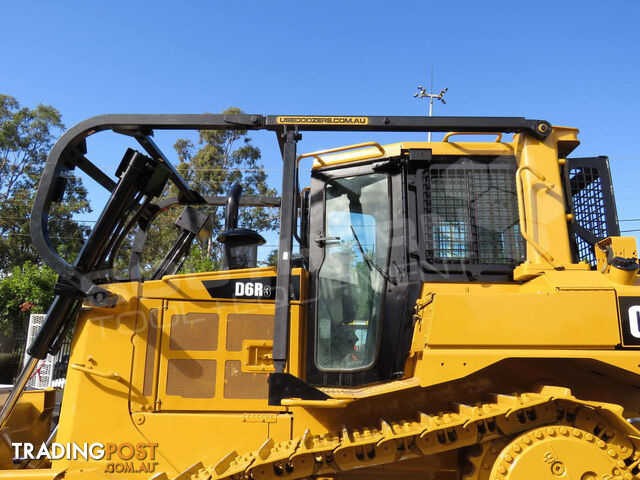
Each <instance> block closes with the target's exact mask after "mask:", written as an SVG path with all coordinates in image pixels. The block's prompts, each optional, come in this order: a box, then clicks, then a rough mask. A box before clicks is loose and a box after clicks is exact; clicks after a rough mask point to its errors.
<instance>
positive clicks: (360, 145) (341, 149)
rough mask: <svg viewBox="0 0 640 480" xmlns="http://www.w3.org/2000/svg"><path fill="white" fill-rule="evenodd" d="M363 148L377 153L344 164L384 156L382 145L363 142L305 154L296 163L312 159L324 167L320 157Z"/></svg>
mask: <svg viewBox="0 0 640 480" xmlns="http://www.w3.org/2000/svg"><path fill="white" fill-rule="evenodd" d="M365 147H375V148H377V149H378V151H377V152H376V153H374V154H373V155H371V154H369V155H364V156H362V157H356V158H349V159H348V160H344V161H345V162H346V161H349V162H353V161H356V160H369V159H371V158H379V157H383V156H384V155H385V150H384V147H383V146H382V145H380V144H379V143H378V142H364V143H356V144H355V145H347V146H345V147H336V148H329V149H327V150H319V151H317V152H311V153H305V154H303V155H298V163H300V160H302V159H304V158H309V157H313V158H315V159H316V160H317V161H318V162H320V164H321V165H326V163H325V161H324V160H323V159H322V155H328V154H330V153H338V152H346V151H349V150H354V149H356V148H365ZM336 163H342V162H336Z"/></svg>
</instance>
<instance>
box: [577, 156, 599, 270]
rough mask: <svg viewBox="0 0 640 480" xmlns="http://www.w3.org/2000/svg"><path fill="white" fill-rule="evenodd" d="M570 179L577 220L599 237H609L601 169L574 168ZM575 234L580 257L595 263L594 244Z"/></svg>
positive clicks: (581, 259)
mask: <svg viewBox="0 0 640 480" xmlns="http://www.w3.org/2000/svg"><path fill="white" fill-rule="evenodd" d="M569 179H570V182H569V184H570V185H571V200H572V203H573V213H574V217H575V221H576V222H577V223H578V224H580V225H581V226H582V227H584V228H585V229H587V230H589V231H590V232H591V233H592V234H593V235H595V236H596V237H597V238H606V237H608V236H609V232H608V229H607V220H606V212H605V203H604V190H603V188H602V180H601V178H600V172H599V170H598V169H597V168H592V167H584V168H572V169H570V170H569ZM573 235H574V239H575V242H576V246H577V250H578V259H579V260H580V261H587V262H589V263H590V264H591V265H595V264H596V257H595V254H594V252H593V246H592V245H591V244H590V243H589V242H587V241H586V240H585V239H583V238H582V237H581V236H580V235H578V234H577V233H574V234H573Z"/></svg>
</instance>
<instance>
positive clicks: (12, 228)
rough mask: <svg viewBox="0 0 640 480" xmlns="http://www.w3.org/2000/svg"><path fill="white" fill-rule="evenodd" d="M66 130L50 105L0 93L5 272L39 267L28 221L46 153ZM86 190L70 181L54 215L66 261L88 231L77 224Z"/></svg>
mask: <svg viewBox="0 0 640 480" xmlns="http://www.w3.org/2000/svg"><path fill="white" fill-rule="evenodd" d="M63 128H64V125H63V124H62V121H61V118H60V113H59V112H58V111H57V110H56V109H55V108H53V107H51V106H48V105H38V106H37V107H35V108H33V109H29V108H27V107H22V106H21V105H20V103H19V102H18V101H17V100H16V99H15V98H14V97H12V96H9V95H2V94H0V201H1V202H2V213H1V214H0V273H3V272H4V273H6V272H8V271H10V270H11V269H12V268H13V267H14V266H16V265H22V264H23V263H24V262H27V261H30V262H33V263H37V262H38V256H37V254H36V252H35V250H34V249H33V247H32V245H31V237H30V231H29V217H30V213H31V206H32V204H33V199H34V195H35V191H36V189H37V185H38V181H39V178H40V174H41V172H42V168H43V166H44V162H45V160H46V157H47V154H48V153H49V151H50V150H51V147H52V146H53V142H54V140H55V138H56V137H57V135H58V133H59V132H60V131H61V130H62V129H63ZM89 211H90V207H89V202H88V200H87V191H86V189H85V188H84V187H83V185H82V182H81V180H80V179H78V178H76V177H71V178H69V179H68V183H67V190H66V193H65V198H64V200H63V202H61V203H59V204H56V205H55V206H54V207H53V208H52V211H51V214H50V218H52V220H51V222H50V226H49V230H50V234H51V240H52V242H53V243H54V245H55V247H56V248H57V249H58V251H59V252H60V253H61V254H62V256H63V257H65V258H67V259H70V258H72V257H73V256H74V255H75V254H76V253H77V252H78V251H79V249H80V247H81V246H82V243H83V240H82V238H83V236H84V235H85V234H86V230H87V229H86V228H85V227H83V226H81V225H80V224H79V223H78V222H76V221H74V220H73V216H74V215H75V214H78V213H84V212H89Z"/></svg>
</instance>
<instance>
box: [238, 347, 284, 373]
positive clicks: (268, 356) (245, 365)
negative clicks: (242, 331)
mask: <svg viewBox="0 0 640 480" xmlns="http://www.w3.org/2000/svg"><path fill="white" fill-rule="evenodd" d="M242 371H243V372H251V373H265V372H275V371H276V369H275V368H274V366H273V340H243V341H242Z"/></svg>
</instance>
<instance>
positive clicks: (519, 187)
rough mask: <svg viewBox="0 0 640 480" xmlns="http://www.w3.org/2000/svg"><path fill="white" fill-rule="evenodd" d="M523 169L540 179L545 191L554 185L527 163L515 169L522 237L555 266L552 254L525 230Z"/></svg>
mask: <svg viewBox="0 0 640 480" xmlns="http://www.w3.org/2000/svg"><path fill="white" fill-rule="evenodd" d="M525 171H528V172H530V173H531V174H533V175H534V176H535V177H537V178H538V180H540V182H541V183H542V184H543V185H544V190H545V191H546V192H548V191H549V190H551V189H552V188H554V186H555V185H553V184H552V183H549V182H547V181H546V179H545V177H544V175H542V174H541V173H540V172H538V171H537V170H536V169H534V168H533V167H530V166H528V165H523V166H522V167H520V168H518V170H517V171H516V194H517V195H518V216H519V218H520V233H521V234H522V236H523V237H524V239H525V240H526V241H527V243H529V245H531V246H532V247H533V248H534V249H535V250H536V251H537V252H538V253H539V254H540V256H541V257H542V258H544V259H545V260H546V261H547V262H549V263H550V264H551V265H552V266H553V267H556V265H555V264H554V262H553V256H552V255H551V254H550V253H549V252H547V251H546V250H545V249H544V248H543V247H542V245H540V244H539V243H538V242H537V241H536V240H535V239H534V238H533V237H532V236H531V235H529V233H528V232H527V219H526V214H525V204H524V193H523V186H522V174H523V173H524V172H525Z"/></svg>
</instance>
